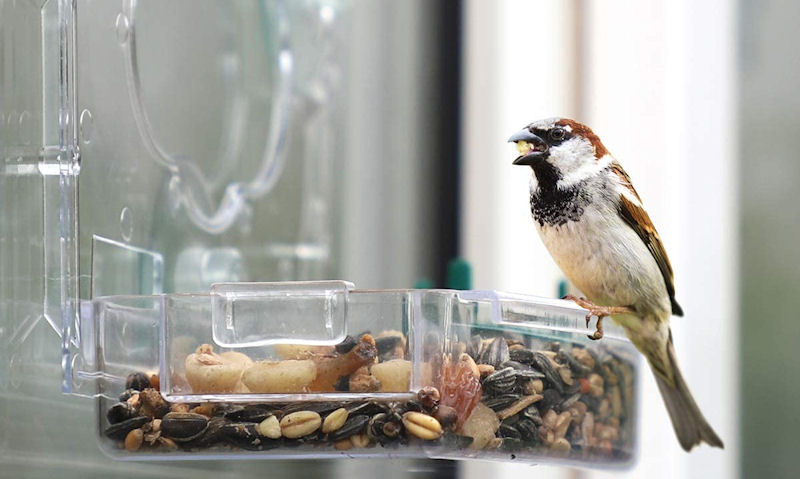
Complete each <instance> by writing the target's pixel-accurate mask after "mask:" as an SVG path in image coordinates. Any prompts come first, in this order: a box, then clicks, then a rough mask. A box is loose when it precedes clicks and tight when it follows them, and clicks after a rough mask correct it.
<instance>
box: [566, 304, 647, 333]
mask: <svg viewBox="0 0 800 479" xmlns="http://www.w3.org/2000/svg"><path fill="white" fill-rule="evenodd" d="M562 299H566V300H569V301H573V302H575V303H576V304H577V305H578V306H580V307H581V308H583V309H586V310H588V311H589V314H587V315H586V327H587V328H588V327H589V322H590V321H591V320H592V316H595V317H596V318H597V323H596V324H595V332H594V333H592V334H591V335H589V339H593V340H598V339H600V338H602V337H603V318H605V317H606V316H611V315H613V314H622V313H633V312H634V311H633V310H632V309H631V308H629V307H627V306H598V305H596V304H594V303H593V302H591V301H589V300H588V299H586V298H579V297H577V296H573V295H571V294H568V295H566V296H564V297H563V298H562Z"/></svg>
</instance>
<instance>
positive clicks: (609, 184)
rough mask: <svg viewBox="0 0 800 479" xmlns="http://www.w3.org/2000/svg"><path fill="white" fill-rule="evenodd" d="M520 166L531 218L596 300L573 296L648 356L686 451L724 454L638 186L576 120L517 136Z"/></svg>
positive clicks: (536, 126)
mask: <svg viewBox="0 0 800 479" xmlns="http://www.w3.org/2000/svg"><path fill="white" fill-rule="evenodd" d="M509 142H515V143H516V144H517V149H518V151H519V156H518V157H517V158H516V159H515V160H514V164H515V165H527V166H530V167H531V169H532V170H533V175H532V178H531V188H530V203H531V213H532V214H533V219H534V220H535V222H536V227H537V229H538V231H539V235H540V236H541V238H542V241H543V242H544V244H545V246H546V247H547V249H548V251H549V252H550V254H551V255H552V256H553V259H554V260H555V262H556V263H557V264H558V266H559V267H560V268H561V270H562V271H563V272H564V274H565V275H566V276H567V278H569V280H570V281H571V282H572V283H573V284H574V285H575V286H576V287H577V288H578V289H580V291H582V292H583V293H584V294H585V295H586V297H587V298H588V299H586V298H575V297H568V299H572V300H574V301H575V302H577V303H578V304H579V305H580V306H581V307H583V308H585V309H588V310H589V314H588V315H587V316H586V324H587V326H588V324H589V320H590V318H591V317H592V316H596V317H597V327H596V329H597V330H596V331H595V333H594V334H593V335H592V336H590V337H591V338H592V339H600V338H601V337H602V336H603V328H602V321H603V318H604V317H605V316H611V317H612V319H613V320H614V321H615V322H617V323H619V324H620V325H621V326H622V327H623V328H624V330H625V333H626V334H627V335H628V338H630V340H631V341H632V342H633V344H634V345H635V346H636V347H637V348H638V349H639V351H641V352H642V354H644V355H645V357H646V358H647V361H648V363H649V364H650V368H651V369H652V371H653V374H654V376H655V378H656V382H657V383H658V388H659V390H660V391H661V396H662V398H663V399H664V404H665V405H666V406H667V411H668V412H669V415H670V418H671V419H672V426H673V428H674V429H675V433H676V435H677V436H678V441H679V442H680V444H681V446H682V447H683V449H685V450H686V451H689V450H691V449H692V447H694V446H696V445H697V444H699V443H700V442H702V441H705V442H706V443H708V444H709V445H711V446H715V447H720V448H721V447H723V444H722V441H721V440H720V439H719V437H718V436H717V434H716V433H715V432H714V430H713V429H712V428H711V426H710V425H709V424H708V422H707V421H706V419H705V417H703V414H702V413H701V412H700V409H699V408H698V407H697V404H696V403H695V401H694V399H693V398H692V395H691V393H690V392H689V387H688V386H687V385H686V382H685V381H684V379H683V376H682V375H681V373H680V370H679V369H678V363H677V358H676V356H675V349H674V347H673V344H672V333H671V331H670V328H669V319H670V316H671V315H673V314H675V315H677V316H682V315H683V311H682V310H681V307H680V305H678V303H677V301H675V287H674V285H673V280H672V267H671V266H670V263H669V259H668V258H667V253H666V251H664V245H663V244H662V243H661V239H660V238H659V236H658V233H657V232H656V229H655V227H654V226H653V223H652V221H650V217H649V216H648V214H647V212H646V211H645V210H644V207H643V206H642V201H641V198H639V195H638V193H636V190H635V189H634V188H633V185H632V184H631V180H630V177H628V175H627V173H625V170H623V169H622V166H620V164H619V163H617V161H616V160H615V159H614V158H613V157H612V156H611V154H609V152H608V150H607V149H606V147H605V146H603V143H602V142H601V141H600V138H598V137H597V135H596V134H595V133H594V132H593V131H592V130H591V129H590V128H589V127H587V126H586V125H583V124H581V123H578V122H577V121H574V120H569V119H561V118H551V119H547V120H541V121H537V122H534V123H531V124H530V125H528V126H526V127H525V128H523V129H522V130H520V131H519V132H517V133H515V134H514V135H513V136H512V137H511V138H510V139H509Z"/></svg>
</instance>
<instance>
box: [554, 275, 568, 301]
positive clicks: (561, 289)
mask: <svg viewBox="0 0 800 479" xmlns="http://www.w3.org/2000/svg"><path fill="white" fill-rule="evenodd" d="M568 291H569V283H568V282H567V280H566V279H563V278H562V279H561V280H560V281H559V282H558V295H557V296H556V298H563V297H564V296H566V295H567V292H568Z"/></svg>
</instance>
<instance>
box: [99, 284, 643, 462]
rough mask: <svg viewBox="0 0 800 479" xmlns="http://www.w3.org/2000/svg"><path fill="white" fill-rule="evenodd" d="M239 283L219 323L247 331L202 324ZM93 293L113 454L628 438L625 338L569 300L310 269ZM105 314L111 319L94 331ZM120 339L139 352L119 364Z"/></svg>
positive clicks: (448, 450) (632, 367)
mask: <svg viewBox="0 0 800 479" xmlns="http://www.w3.org/2000/svg"><path fill="white" fill-rule="evenodd" d="M226 295H228V296H227V297H226ZM241 298H246V301H245V306H244V309H243V314H244V316H243V317H242V319H243V321H244V322H243V323H241V324H239V323H238V322H236V320H237V319H238V312H236V311H233V317H234V319H233V320H234V323H233V324H234V326H235V327H234V328H233V329H238V327H239V326H242V331H243V332H244V331H249V332H250V334H245V335H244V336H243V339H244V341H239V340H236V341H230V340H231V339H235V338H234V335H224V334H223V335H221V336H222V337H223V338H225V339H226V341H229V342H227V343H226V344H220V343H219V342H217V341H215V334H214V329H215V325H220V326H224V325H225V320H226V318H228V317H229V316H227V314H228V312H231V308H233V309H234V310H235V309H236V308H237V307H238V306H236V302H237V301H238V300H239V299H241ZM333 298H335V301H333V300H332V299H333ZM94 304H95V306H94V311H95V323H96V326H95V327H96V329H97V331H98V334H97V335H96V337H97V341H98V344H97V348H98V351H99V353H98V358H99V360H98V367H99V369H98V371H97V374H96V375H95V376H96V377H97V378H100V383H101V384H100V385H99V386H98V388H99V389H98V394H99V397H100V402H99V407H100V411H101V412H104V413H105V416H101V418H100V422H99V424H98V427H99V432H100V435H101V440H102V442H103V445H104V447H105V448H106V450H107V452H110V453H112V454H113V455H115V457H119V458H122V459H139V458H142V457H148V458H151V459H166V460H173V459H198V458H209V457H241V458H258V457H271V458H289V457H294V458H300V457H303V458H321V457H340V456H342V455H346V456H348V457H349V456H354V455H355V456H382V457H386V456H413V457H434V458H452V459H464V458H482V459H497V460H518V461H523V462H564V463H578V464H580V463H584V464H587V465H588V464H592V465H593V466H597V465H605V466H609V467H613V466H624V465H626V464H629V463H630V461H631V459H632V457H633V452H634V450H635V443H634V431H635V427H636V414H637V402H638V399H637V397H636V389H637V387H636V386H637V385H636V382H635V381H636V370H637V367H638V362H637V355H636V354H635V349H634V348H633V346H632V345H631V344H630V343H629V342H628V341H627V340H624V339H622V338H621V336H620V334H619V333H620V331H619V330H616V329H614V328H610V330H609V331H608V334H607V335H606V337H605V338H603V340H602V341H591V340H590V339H589V338H588V334H589V333H591V331H590V330H588V329H587V328H585V327H584V317H585V314H586V311H585V310H583V309H581V308H578V307H576V306H575V305H574V304H572V303H569V302H565V301H559V300H547V299H541V298H535V297H527V296H518V295H508V294H503V293H497V292H493V291H450V290H358V289H351V286H350V285H349V284H347V283H344V282H318V283H284V284H280V283H272V284H249V285H219V286H217V287H215V288H213V292H212V293H203V294H170V295H163V296H152V297H150V299H147V300H144V299H135V298H130V297H106V298H97V299H95V301H94ZM292 305H294V306H295V307H292ZM276 315H277V316H279V317H276ZM159 316H160V319H159ZM332 317H341V318H342V324H343V329H342V332H343V333H346V334H345V336H344V337H342V338H339V337H336V338H334V337H332V336H331V337H327V336H326V335H327V333H326V332H329V331H331V329H330V328H329V327H327V326H326V325H330V324H332V319H331V318H332ZM259 318H260V319H259ZM334 322H335V321H334ZM256 324H260V328H256V327H255V325H256ZM311 324H316V325H317V327H316V328H311V329H309V325H311ZM292 325H295V327H292ZM120 328H122V329H121V330H123V331H127V333H126V334H125V335H124V336H122V335H114V334H113V333H111V334H109V333H108V332H109V331H119V330H120ZM320 333H324V334H323V336H326V337H327V338H328V339H327V340H325V341H320V337H321V336H320ZM256 338H257V339H258V340H257V341H252V339H256ZM239 339H242V338H239ZM122 349H125V350H129V351H139V352H141V354H137V355H132V356H131V357H130V364H124V362H125V361H126V359H125V355H119V354H118V353H115V351H118V350H122ZM137 357H139V358H141V360H137V359H135V358H137ZM155 358H158V360H156V359H155ZM120 362H122V363H120ZM154 429H158V430H154ZM132 431H134V432H132ZM129 435H132V436H131V437H130V438H129V437H128V436H129ZM130 441H134V442H135V443H136V444H137V447H136V448H132V447H131V446H130ZM126 443H127V444H128V446H127V449H126Z"/></svg>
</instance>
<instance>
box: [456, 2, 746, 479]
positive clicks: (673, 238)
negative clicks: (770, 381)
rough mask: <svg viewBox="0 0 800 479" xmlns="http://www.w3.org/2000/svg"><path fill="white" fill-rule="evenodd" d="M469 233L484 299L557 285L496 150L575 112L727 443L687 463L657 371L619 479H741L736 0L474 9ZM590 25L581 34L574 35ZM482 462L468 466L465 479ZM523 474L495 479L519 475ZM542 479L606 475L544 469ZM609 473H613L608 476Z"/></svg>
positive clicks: (701, 399) (512, 175)
mask: <svg viewBox="0 0 800 479" xmlns="http://www.w3.org/2000/svg"><path fill="white" fill-rule="evenodd" d="M466 17H467V18H466V32H467V33H466V35H467V42H466V45H465V48H466V66H465V68H466V70H465V73H466V88H465V99H466V110H465V118H464V128H465V138H466V145H465V146H466V158H465V160H466V165H465V169H464V178H463V181H464V190H463V195H464V199H463V201H464V205H465V208H464V212H465V213H464V214H465V217H464V223H463V231H462V234H463V238H464V246H465V255H466V257H467V258H468V259H469V260H470V261H472V262H473V264H474V265H475V283H476V287H478V288H495V289H503V290H511V291H517V292H526V293H534V294H542V295H548V296H552V295H554V294H555V284H556V282H557V280H558V279H559V278H560V274H559V272H558V270H557V268H556V267H555V265H554V264H553V263H552V261H551V260H550V259H549V256H548V255H547V253H546V251H545V250H544V248H543V247H542V246H541V244H540V242H539V238H538V235H537V234H536V232H535V230H534V227H533V222H532V221H531V220H530V213H529V209H528V204H527V183H528V175H529V172H527V171H521V170H523V169H522V168H516V167H512V166H511V161H512V159H513V158H514V156H515V152H514V150H513V147H512V146H511V145H507V144H506V143H505V139H506V138H508V136H509V135H510V134H511V133H513V132H515V131H517V130H518V129H519V128H521V127H522V126H524V125H525V124H527V123H529V122H531V121H533V120H535V119H538V118H543V117H548V116H577V117H578V118H576V119H579V120H582V121H584V122H586V123H588V124H589V125H591V126H592V127H593V129H594V130H595V132H597V133H598V134H599V135H600V137H601V138H602V139H603V141H604V143H605V145H606V147H607V148H608V149H609V150H610V151H611V152H612V154H613V155H614V156H615V157H616V158H617V159H618V160H619V161H620V162H621V163H622V164H623V165H624V167H625V168H626V170H627V171H628V173H629V174H630V175H631V177H632V179H633V181H634V182H635V184H636V187H637V190H638V191H639V193H640V195H641V196H642V197H643V200H644V202H645V205H646V206H647V208H648V210H649V211H650V214H651V216H652V217H653V219H654V221H655V223H656V226H657V227H658V229H659V232H660V233H661V236H662V238H663V240H664V243H665V246H666V248H667V250H668V252H669V255H670V258H671V260H672V263H673V267H674V269H675V273H676V274H675V276H676V278H675V283H676V289H677V298H678V300H679V302H680V303H681V304H682V306H683V307H684V310H685V311H686V313H687V314H686V316H685V317H684V318H675V319H674V320H673V329H674V336H675V342H676V348H677V350H678V355H679V359H680V361H681V364H682V365H683V370H684V375H685V376H686V379H687V381H688V383H689V384H690V385H691V387H692V390H693V391H694V394H695V397H696V399H697V401H698V403H699V404H700V406H701V408H702V409H703V411H704V412H705V414H706V416H707V417H708V419H709V421H710V423H711V424H712V425H713V426H714V427H715V428H716V429H717V431H718V432H719V434H720V436H721V437H722V438H723V440H724V441H725V443H726V450H725V451H724V452H720V451H717V450H712V449H710V448H708V447H705V446H704V447H702V448H700V449H698V450H695V451H694V452H693V453H692V454H685V453H684V452H683V451H682V450H681V449H680V447H679V446H678V443H677V441H676V440H675V438H674V434H673V431H672V428H671V425H670V423H669V418H668V416H667V414H666V411H665V410H664V407H663V404H662V402H661V399H660V397H659V395H658V392H657V390H656V387H655V383H654V381H653V379H652V378H651V377H650V375H647V376H646V377H644V378H642V381H643V390H642V401H643V411H642V421H641V422H642V424H641V452H640V459H639V462H638V464H637V466H636V467H635V468H634V469H633V470H632V471H630V472H629V473H627V476H628V477H645V475H646V477H653V478H660V477H735V476H736V474H737V472H738V471H737V465H738V460H737V454H738V438H737V414H738V413H737V402H736V391H737V384H736V374H735V372H736V357H737V353H736V344H737V338H736V330H737V320H736V306H737V303H736V296H735V278H736V271H737V268H736V265H735V248H736V239H735V234H736V231H737V230H736V224H735V200H736V198H735V185H736V158H735V156H734V155H735V151H734V149H733V145H735V144H736V142H735V130H734V128H735V118H733V115H734V114H735V111H736V108H735V104H734V99H735V82H734V63H735V52H734V45H735V43H734V25H735V23H734V22H735V9H734V4H733V2H728V1H725V0H713V1H708V2H700V4H697V3H695V2H691V1H689V0H682V1H673V2H670V1H657V2H626V1H611V0H604V1H602V2H599V1H595V2H592V1H580V0H575V1H572V2H559V1H544V0H537V1H516V0H503V1H498V2H491V3H490V2H483V1H481V0H470V1H468V2H467V14H466ZM580 25H583V26H584V28H580ZM483 467H495V466H493V465H492V466H487V465H471V466H469V467H468V468H467V470H468V471H469V472H468V475H471V474H475V477H477V474H478V473H479V472H480V471H482V468H483ZM519 467H520V466H516V467H507V468H503V469H502V471H504V472H501V475H503V474H509V475H510V474H516V473H525V471H529V469H525V468H524V466H522V467H523V468H522V469H518V468H519ZM536 472H537V474H538V475H541V474H547V477H576V476H580V477H605V476H606V475H608V476H609V477H610V474H607V473H596V472H586V471H582V472H576V471H568V470H564V469H558V468H538V469H537V471H536ZM614 476H615V477H616V476H617V474H614Z"/></svg>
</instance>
